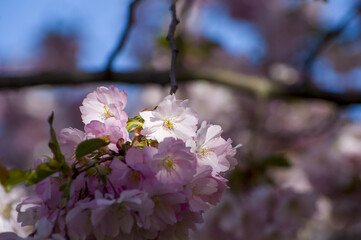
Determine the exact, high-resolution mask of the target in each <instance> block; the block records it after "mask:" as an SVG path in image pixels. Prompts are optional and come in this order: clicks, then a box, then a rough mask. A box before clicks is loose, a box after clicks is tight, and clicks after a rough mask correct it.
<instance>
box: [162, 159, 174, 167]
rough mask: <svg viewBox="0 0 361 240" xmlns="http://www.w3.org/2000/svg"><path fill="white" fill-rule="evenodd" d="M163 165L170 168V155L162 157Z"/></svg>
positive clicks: (171, 163)
mask: <svg viewBox="0 0 361 240" xmlns="http://www.w3.org/2000/svg"><path fill="white" fill-rule="evenodd" d="M163 166H164V167H166V168H168V169H171V168H172V167H173V159H172V158H171V157H166V158H164V159H163Z"/></svg>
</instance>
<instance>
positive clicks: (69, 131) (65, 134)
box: [58, 128, 85, 161]
mask: <svg viewBox="0 0 361 240" xmlns="http://www.w3.org/2000/svg"><path fill="white" fill-rule="evenodd" d="M58 139H59V144H60V146H61V150H62V152H63V154H64V156H65V158H66V160H68V161H70V160H72V157H73V156H74V154H75V149H76V147H77V146H78V144H79V143H81V142H82V141H84V140H85V133H84V132H83V131H80V130H79V129H76V128H64V129H62V130H61V131H60V134H59V137H58Z"/></svg>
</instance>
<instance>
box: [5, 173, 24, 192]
mask: <svg viewBox="0 0 361 240" xmlns="http://www.w3.org/2000/svg"><path fill="white" fill-rule="evenodd" d="M27 176H28V173H27V172H25V171H24V170H22V169H12V170H10V171H8V181H7V184H6V190H8V191H10V189H11V188H12V187H14V186H15V185H18V184H20V183H23V182H25V181H26V180H27Z"/></svg>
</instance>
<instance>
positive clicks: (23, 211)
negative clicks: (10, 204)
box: [16, 196, 48, 226]
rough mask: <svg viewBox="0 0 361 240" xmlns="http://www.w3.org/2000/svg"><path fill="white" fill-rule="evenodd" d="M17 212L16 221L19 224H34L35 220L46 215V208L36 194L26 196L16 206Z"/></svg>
mask: <svg viewBox="0 0 361 240" xmlns="http://www.w3.org/2000/svg"><path fill="white" fill-rule="evenodd" d="M16 211H17V212H18V222H21V226H29V225H32V226H35V224H36V222H37V221H38V220H39V219H40V218H42V217H45V216H47V215H48V208H47V207H46V206H45V205H44V202H43V201H42V200H41V199H40V198H39V197H36V196H31V197H27V198H25V199H24V200H22V201H21V203H20V204H19V205H17V206H16Z"/></svg>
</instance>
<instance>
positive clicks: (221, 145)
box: [187, 121, 236, 175]
mask: <svg viewBox="0 0 361 240" xmlns="http://www.w3.org/2000/svg"><path fill="white" fill-rule="evenodd" d="M221 134H222V128H221V127H220V126H218V125H211V124H207V123H206V122H205V121H204V122H202V125H201V127H200V128H199V129H198V131H197V137H196V139H195V140H192V139H190V140H188V141H187V146H189V147H191V149H192V152H194V153H195V154H196V156H197V160H198V165H199V166H211V167H212V169H213V175H216V174H218V173H220V172H225V171H228V170H229V169H230V168H231V167H233V166H234V165H235V162H234V161H233V158H232V157H233V156H234V154H235V153H236V152H235V149H234V148H232V145H231V143H232V141H230V140H228V141H226V140H224V139H223V138H222V137H221ZM230 161H231V162H230Z"/></svg>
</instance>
